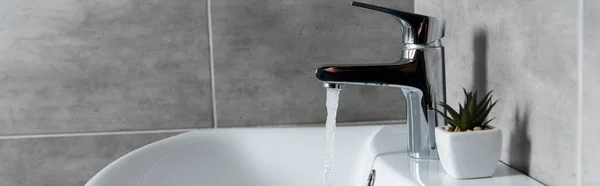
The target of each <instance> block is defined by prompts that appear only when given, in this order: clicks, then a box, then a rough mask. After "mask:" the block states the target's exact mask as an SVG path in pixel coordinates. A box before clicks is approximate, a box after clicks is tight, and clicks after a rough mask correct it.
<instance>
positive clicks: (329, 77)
mask: <svg viewBox="0 0 600 186" xmlns="http://www.w3.org/2000/svg"><path fill="white" fill-rule="evenodd" d="M352 5H355V6H359V7H363V8H368V9H372V10H377V11H381V12H385V13H388V14H390V15H392V16H394V17H396V19H398V21H399V22H400V23H401V24H402V26H403V27H405V28H404V30H405V32H403V35H404V36H403V37H404V41H405V42H407V43H406V45H405V47H404V48H403V49H402V57H401V59H399V60H397V61H395V62H392V63H383V64H369V65H326V66H323V67H321V68H318V69H317V72H316V76H317V78H318V79H319V80H320V81H322V82H323V83H324V84H325V86H326V87H330V86H333V85H332V84H335V86H338V85H370V86H388V87H395V88H400V89H401V90H402V93H403V94H404V97H405V98H406V107H407V109H406V112H407V113H406V116H407V125H408V127H407V128H408V153H409V155H410V156H411V157H413V158H419V159H437V158H438V155H437V150H436V145H435V135H434V129H435V127H437V126H444V125H445V121H444V118H443V116H442V115H441V114H439V113H437V112H436V110H440V111H442V112H445V110H444V109H443V108H442V107H440V106H439V105H438V103H439V102H444V103H445V102H446V94H445V92H446V84H445V71H444V47H443V46H442V43H441V42H440V41H439V39H441V38H442V37H443V36H444V26H445V24H444V20H441V19H437V18H433V17H429V16H424V15H418V14H413V13H407V12H402V11H398V10H392V9H388V8H383V7H378V6H374V5H368V4H364V3H358V2H353V3H352ZM431 29H433V31H431Z"/></svg>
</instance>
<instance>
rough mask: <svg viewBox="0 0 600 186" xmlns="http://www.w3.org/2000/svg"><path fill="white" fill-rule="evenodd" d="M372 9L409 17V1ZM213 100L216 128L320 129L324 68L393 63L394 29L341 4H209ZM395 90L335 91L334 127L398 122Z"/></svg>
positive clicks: (383, 19) (385, 0) (387, 21)
mask: <svg viewBox="0 0 600 186" xmlns="http://www.w3.org/2000/svg"><path fill="white" fill-rule="evenodd" d="M373 3H377V4H381V5H384V6H390V7H395V8H398V9H401V10H406V11H412V9H413V4H412V1H394V0H375V1H373ZM211 11H212V19H213V25H212V26H213V33H214V35H213V42H214V50H215V52H214V63H215V83H216V86H215V92H216V101H217V102H216V103H217V114H218V117H217V123H218V125H219V127H230V126H244V125H246V126H247V125H264V124H296V123H319V122H323V121H324V118H325V113H326V112H325V107H324V106H323V105H324V103H325V90H324V88H322V86H321V84H320V83H318V81H316V79H315V76H314V72H315V69H316V68H317V67H319V66H321V65H323V64H343V63H383V62H392V61H394V60H395V59H396V58H398V56H399V54H400V53H399V49H400V48H401V47H402V45H401V42H399V38H400V37H401V32H400V27H399V24H397V23H396V21H395V20H394V19H393V18H391V17H389V16H387V15H384V14H382V13H377V12H372V11H367V10H362V9H359V8H353V7H352V6H350V3H349V1H346V0H333V1H323V0H303V1H297V0H283V1H282V0H259V1H243V0H239V1H234V0H226V1H214V2H212V7H211ZM404 114H405V113H404V98H403V97H402V94H401V92H400V90H395V89H390V88H373V87H352V86H347V87H346V88H345V89H344V91H342V96H341V99H340V109H339V114H338V119H339V121H370V120H388V119H404Z"/></svg>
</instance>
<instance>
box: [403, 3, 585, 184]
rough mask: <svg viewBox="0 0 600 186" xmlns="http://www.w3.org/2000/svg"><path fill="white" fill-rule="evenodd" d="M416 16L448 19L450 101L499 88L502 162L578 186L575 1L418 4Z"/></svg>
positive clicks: (552, 181) (496, 113)
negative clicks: (465, 92) (464, 90)
mask: <svg viewBox="0 0 600 186" xmlns="http://www.w3.org/2000/svg"><path fill="white" fill-rule="evenodd" d="M415 11H416V12H417V13H422V14H429V15H433V16H437V17H440V18H443V19H446V20H447V21H448V22H447V29H446V37H445V39H443V41H442V42H443V43H444V45H445V46H446V68H447V69H446V70H447V71H446V75H447V81H446V82H447V90H448V101H449V102H450V103H451V104H454V105H457V103H458V102H459V101H461V100H462V99H464V98H463V95H462V90H461V88H462V87H465V88H467V89H471V88H472V87H476V88H478V89H485V90H494V95H495V96H496V97H497V98H499V99H500V101H499V103H498V105H497V106H496V107H495V109H494V111H493V113H492V114H491V115H492V117H495V118H496V119H495V120H494V121H493V122H492V125H494V126H497V127H498V128H500V129H501V130H502V133H503V152H502V158H501V160H502V161H503V162H506V163H508V164H509V165H511V166H513V167H515V168H517V169H518V170H520V171H522V172H525V173H527V174H529V175H530V176H532V177H533V178H535V179H537V180H540V181H541V182H543V183H545V184H549V185H575V183H576V173H577V167H576V157H577V135H576V132H577V130H576V129H577V117H578V113H577V110H578V109H577V96H578V92H577V83H578V82H577V78H578V75H579V74H578V69H577V60H576V59H577V40H576V38H577V32H578V30H577V27H576V26H574V24H575V23H576V20H577V3H576V0H567V1H565V0H551V1H548V0H532V1H521V0H508V1H485V0H476V1H469V0H458V1H444V0H421V1H416V2H415Z"/></svg>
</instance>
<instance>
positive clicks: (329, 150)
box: [323, 88, 341, 186]
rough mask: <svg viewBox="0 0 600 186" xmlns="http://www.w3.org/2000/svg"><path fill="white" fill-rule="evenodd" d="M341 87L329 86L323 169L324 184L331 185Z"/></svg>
mask: <svg viewBox="0 0 600 186" xmlns="http://www.w3.org/2000/svg"><path fill="white" fill-rule="evenodd" d="M340 91H341V89H334V88H327V101H326V102H325V105H326V106H327V120H326V122H325V128H326V137H325V138H326V141H327V142H326V143H325V170H324V171H323V186H329V179H330V173H331V160H332V159H333V140H334V138H335V117H336V116H337V108H338V100H339V96H340Z"/></svg>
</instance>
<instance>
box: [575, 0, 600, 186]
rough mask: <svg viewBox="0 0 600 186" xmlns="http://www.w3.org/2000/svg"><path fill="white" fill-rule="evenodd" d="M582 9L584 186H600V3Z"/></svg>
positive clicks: (588, 3) (589, 2)
mask: <svg viewBox="0 0 600 186" xmlns="http://www.w3.org/2000/svg"><path fill="white" fill-rule="evenodd" d="M583 7H584V9H583V11H584V12H583V16H584V20H583V21H584V22H583V38H584V40H583V60H584V61H583V66H582V68H583V69H582V73H583V74H582V77H583V82H582V83H583V107H582V108H583V110H582V111H583V113H582V116H583V118H582V121H583V122H582V125H583V126H582V127H583V130H582V131H583V136H581V138H582V142H583V145H582V147H583V148H582V150H581V152H582V153H583V154H582V157H583V159H582V162H583V167H582V169H583V170H580V171H582V175H583V180H582V183H583V185H586V186H593V185H600V177H598V175H600V167H598V165H600V144H598V142H599V141H600V135H598V134H597V133H598V131H600V125H598V117H597V116H598V112H600V82H599V81H598V80H599V79H600V74H599V73H600V54H598V53H599V52H600V34H599V33H598V31H599V30H600V1H596V0H585V1H584V6H583Z"/></svg>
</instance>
